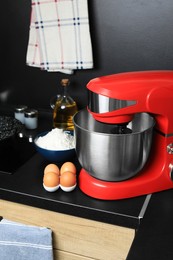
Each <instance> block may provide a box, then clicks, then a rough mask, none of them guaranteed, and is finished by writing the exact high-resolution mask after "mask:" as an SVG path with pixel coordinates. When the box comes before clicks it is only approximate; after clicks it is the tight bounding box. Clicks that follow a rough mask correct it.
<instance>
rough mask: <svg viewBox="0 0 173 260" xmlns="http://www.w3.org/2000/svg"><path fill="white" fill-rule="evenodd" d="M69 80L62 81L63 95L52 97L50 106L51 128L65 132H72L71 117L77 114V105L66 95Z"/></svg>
mask: <svg viewBox="0 0 173 260" xmlns="http://www.w3.org/2000/svg"><path fill="white" fill-rule="evenodd" d="M69 84H70V81H69V79H62V80H61V86H62V88H63V93H62V94H58V95H56V96H55V97H53V98H52V99H51V101H50V105H51V107H52V108H53V127H54V128H61V129H63V130H65V131H73V130H74V124H73V116H74V115H75V113H76V112H77V104H76V102H75V101H74V100H73V98H72V97H70V95H69V94H68V87H69Z"/></svg>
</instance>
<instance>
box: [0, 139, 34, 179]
mask: <svg viewBox="0 0 173 260" xmlns="http://www.w3.org/2000/svg"><path fill="white" fill-rule="evenodd" d="M34 153H35V148H34V144H33V143H32V142H30V141H29V139H28V138H26V137H23V136H22V137H20V136H19V135H15V136H13V137H11V138H8V139H5V140H3V141H2V142H1V143H0V172H2V173H7V174H13V173H14V172H15V171H16V170H17V169H18V168H19V167H20V166H21V165H23V164H24V163H25V162H26V161H28V159H29V158H31V157H32V156H33V155H34Z"/></svg>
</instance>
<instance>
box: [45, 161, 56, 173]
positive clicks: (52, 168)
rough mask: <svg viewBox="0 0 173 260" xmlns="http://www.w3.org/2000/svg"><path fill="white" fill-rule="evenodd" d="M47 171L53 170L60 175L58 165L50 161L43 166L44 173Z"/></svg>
mask: <svg viewBox="0 0 173 260" xmlns="http://www.w3.org/2000/svg"><path fill="white" fill-rule="evenodd" d="M47 172H55V173H56V174H58V175H60V170H59V167H58V166H57V165H56V164H54V163H50V164H48V165H47V166H46V167H45V168H44V174H46V173H47Z"/></svg>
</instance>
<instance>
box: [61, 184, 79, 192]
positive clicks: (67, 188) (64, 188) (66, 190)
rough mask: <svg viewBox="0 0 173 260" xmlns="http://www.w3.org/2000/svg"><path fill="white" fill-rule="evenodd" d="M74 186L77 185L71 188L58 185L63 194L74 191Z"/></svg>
mask: <svg viewBox="0 0 173 260" xmlns="http://www.w3.org/2000/svg"><path fill="white" fill-rule="evenodd" d="M76 185H77V184H75V185H74V186H71V187H64V186H62V185H60V187H61V189H62V190H63V191H65V192H70V191H72V190H74V189H75V188H76Z"/></svg>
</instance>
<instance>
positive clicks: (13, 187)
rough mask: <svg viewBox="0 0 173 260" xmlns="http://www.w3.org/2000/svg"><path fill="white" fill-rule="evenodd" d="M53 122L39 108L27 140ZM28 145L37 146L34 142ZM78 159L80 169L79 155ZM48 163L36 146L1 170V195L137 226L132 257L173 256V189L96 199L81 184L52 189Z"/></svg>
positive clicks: (135, 227)
mask: <svg viewBox="0 0 173 260" xmlns="http://www.w3.org/2000/svg"><path fill="white" fill-rule="evenodd" d="M51 124H52V120H51V117H50V113H47V112H45V111H44V112H43V111H39V127H38V129H37V130H33V131H29V130H25V131H24V136H25V137H24V138H25V140H26V142H28V140H29V139H30V140H31V136H32V137H34V136H35V135H36V134H37V133H38V132H40V131H42V130H43V131H45V130H50V129H51ZM27 145H29V146H32V148H34V147H33V143H29V142H28V144H27ZM32 148H31V150H32ZM74 162H75V163H76V165H77V168H78V171H79V167H78V166H79V165H78V162H77V159H76V160H75V161H74ZM47 164H48V162H47V161H46V160H45V159H44V158H42V156H41V155H39V154H37V153H35V150H34V153H32V152H31V157H30V158H29V159H28V160H26V162H25V163H24V164H23V165H21V166H20V167H19V168H18V169H17V170H16V171H15V172H13V173H12V174H6V173H3V172H2V171H0V199H4V200H9V201H13V202H17V203H22V204H26V205H30V206H34V207H39V208H44V209H48V210H52V211H55V212H60V213H65V214H69V215H73V216H78V217H82V218H87V219H91V220H96V221H101V222H105V223H109V224H115V225H119V226H123V227H129V228H132V229H135V230H136V231H137V232H136V236H135V240H134V242H133V245H132V248H131V250H130V252H129V256H128V260H135V259H140V260H142V259H147V260H148V259H149V260H150V259H157V260H158V259H168V260H169V259H173V249H172V241H173V239H172V237H173V235H172V234H173V228H172V227H171V224H172V223H171V222H172V221H171V220H172V219H173V203H172V199H173V190H169V191H164V192H159V193H157V194H153V195H147V196H141V197H136V198H131V199H123V200H116V201H103V200H97V199H93V198H91V197H88V196H87V195H85V194H84V193H82V192H81V191H80V189H79V188H78V187H77V188H76V189H75V190H74V191H72V192H70V193H66V192H63V191H62V190H58V191H56V192H55V193H48V192H47V191H45V190H44V189H43V186H42V178H43V169H44V167H45V165H47Z"/></svg>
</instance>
